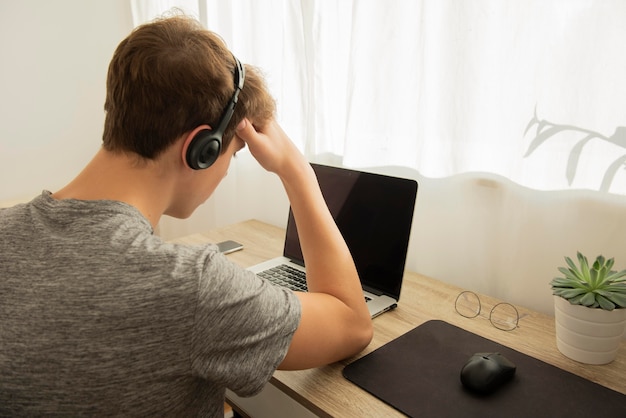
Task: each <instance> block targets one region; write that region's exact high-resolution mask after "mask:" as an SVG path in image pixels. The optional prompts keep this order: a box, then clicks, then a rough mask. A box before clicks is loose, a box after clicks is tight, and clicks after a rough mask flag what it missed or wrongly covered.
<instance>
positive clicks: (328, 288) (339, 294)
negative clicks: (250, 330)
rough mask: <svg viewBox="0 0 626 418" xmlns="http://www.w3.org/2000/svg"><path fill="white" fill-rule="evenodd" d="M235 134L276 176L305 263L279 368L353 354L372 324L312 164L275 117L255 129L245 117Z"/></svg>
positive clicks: (369, 333)
mask: <svg viewBox="0 0 626 418" xmlns="http://www.w3.org/2000/svg"><path fill="white" fill-rule="evenodd" d="M237 136H239V137H240V138H241V139H242V140H244V141H245V142H246V144H247V145H248V147H249V148H250V152H251V153H252V155H253V156H254V157H255V158H256V159H257V161H259V163H260V164H261V166H263V167H264V168H265V169H266V170H268V171H271V172H274V173H276V174H277V175H278V176H279V178H280V179H281V181H282V183H283V186H284V188H285V191H286V193H287V196H288V198H289V202H290V204H291V209H292V211H293V215H294V218H295V220H296V224H297V226H298V234H299V238H300V244H301V247H302V254H303V255H304V260H305V264H306V268H307V286H308V289H309V291H308V292H307V293H302V292H298V293H297V296H298V298H299V299H300V302H301V304H302V318H301V320H300V325H299V326H298V329H297V330H296V332H295V334H294V336H293V340H292V342H291V346H290V348H289V351H288V352H287V356H286V357H285V359H284V360H283V362H282V363H281V365H280V367H279V368H281V369H305V368H311V367H316V366H321V365H324V364H329V363H332V362H335V361H338V360H341V359H343V358H346V357H349V356H351V355H354V354H356V353H357V352H359V351H361V350H362V349H363V348H365V347H366V346H367V345H368V344H369V342H370V341H371V339H372V333H373V331H372V323H371V318H370V314H369V310H368V309H367V306H366V305H365V300H364V297H363V291H362V289H361V284H360V281H359V277H358V274H357V271H356V267H355V266H354V261H353V260H352V256H351V255H350V251H349V250H348V247H347V245H346V243H345V241H344V240H343V237H342V236H341V233H340V232H339V230H338V228H337V226H336V224H335V221H334V220H333V218H332V216H331V214H330V212H329V210H328V208H327V206H326V202H325V201H324V198H323V196H322V193H321V191H320V188H319V185H318V182H317V179H316V177H315V173H314V171H313V168H312V167H311V165H310V164H309V163H308V161H307V160H306V159H305V158H304V156H303V155H302V153H300V151H299V150H298V149H297V148H296V147H295V145H294V144H293V143H292V142H291V140H290V139H289V138H288V137H287V135H286V134H285V133H284V132H283V130H282V129H281V128H280V126H279V125H278V124H277V123H276V121H274V120H272V121H270V122H268V123H267V124H266V125H265V126H264V127H262V128H259V129H258V131H257V130H256V129H255V128H254V127H253V126H252V124H251V123H250V122H249V121H247V120H244V121H242V123H241V124H240V125H239V126H238V128H237Z"/></svg>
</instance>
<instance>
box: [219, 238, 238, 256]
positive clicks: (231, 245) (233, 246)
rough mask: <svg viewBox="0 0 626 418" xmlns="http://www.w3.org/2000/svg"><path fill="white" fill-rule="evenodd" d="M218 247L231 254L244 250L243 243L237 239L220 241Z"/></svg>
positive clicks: (221, 250) (222, 251)
mask: <svg viewBox="0 0 626 418" xmlns="http://www.w3.org/2000/svg"><path fill="white" fill-rule="evenodd" d="M217 248H219V250H220V252H221V253H224V254H230V253H233V252H235V251H239V250H243V244H240V243H238V242H237V241H232V240H227V241H222V242H219V243H218V244H217Z"/></svg>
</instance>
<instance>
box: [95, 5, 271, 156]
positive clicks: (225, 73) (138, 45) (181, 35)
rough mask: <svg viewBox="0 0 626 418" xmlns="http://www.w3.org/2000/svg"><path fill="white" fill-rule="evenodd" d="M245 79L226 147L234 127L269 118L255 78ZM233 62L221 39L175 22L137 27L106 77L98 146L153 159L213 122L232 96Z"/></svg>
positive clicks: (253, 74)
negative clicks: (246, 122) (185, 135)
mask: <svg viewBox="0 0 626 418" xmlns="http://www.w3.org/2000/svg"><path fill="white" fill-rule="evenodd" d="M245 70H246V78H245V83H244V86H243V90H242V91H241V92H240V94H239V102H238V104H237V106H236V107H235V112H234V114H233V117H232V119H231V121H230V123H229V125H228V128H227V129H226V132H225V133H224V137H223V144H222V152H224V150H226V149H227V148H228V145H229V143H230V141H231V140H232V138H233V136H234V130H235V127H236V126H237V124H239V122H240V121H241V120H242V119H243V118H248V119H250V121H251V122H252V123H254V124H255V125H258V126H262V125H263V124H264V123H265V122H267V121H268V120H270V119H271V118H272V117H273V115H274V111H275V103H274V99H273V98H272V97H271V96H270V94H269V93H268V91H267V88H266V86H265V82H264V80H263V78H262V76H261V74H260V72H259V71H258V70H257V69H256V68H254V67H252V66H249V65H246V66H245ZM234 71H235V62H234V60H233V56H232V54H231V53H230V52H229V51H228V49H227V48H226V45H225V44H224V42H223V41H222V39H221V38H220V37H219V36H217V35H216V34H215V33H213V32H210V31H208V30H206V29H204V28H203V27H202V26H201V25H200V23H199V22H198V21H197V20H195V19H193V18H190V17H187V16H184V15H178V16H173V17H168V18H161V19H157V20H155V21H153V22H151V23H147V24H145V25H142V26H139V27H137V28H136V29H135V30H134V31H133V32H132V33H131V34H130V35H129V36H128V37H127V38H126V39H124V40H123V41H122V42H121V43H120V44H119V45H118V47H117V49H116V50H115V53H114V55H113V59H112V60H111V63H110V65H109V72H108V75H107V96H106V101H105V104H104V110H105V112H106V118H105V122H104V134H103V146H104V148H105V149H106V150H109V151H115V152H133V153H136V154H139V155H141V156H143V157H144V158H147V159H154V158H156V157H158V156H159V155H160V154H161V153H162V152H163V151H165V150H166V149H167V148H168V147H169V146H171V145H172V144H173V143H174V142H175V141H176V140H177V139H179V138H180V137H181V136H182V135H183V134H186V133H188V132H190V131H192V130H193V129H195V128H196V127H198V126H200V125H205V124H207V125H210V126H211V128H213V129H215V128H217V123H218V121H219V119H220V117H221V115H222V112H223V111H224V108H225V107H226V105H227V104H228V101H229V100H230V98H231V96H232V95H233V92H234V91H235V86H234V81H233V75H234Z"/></svg>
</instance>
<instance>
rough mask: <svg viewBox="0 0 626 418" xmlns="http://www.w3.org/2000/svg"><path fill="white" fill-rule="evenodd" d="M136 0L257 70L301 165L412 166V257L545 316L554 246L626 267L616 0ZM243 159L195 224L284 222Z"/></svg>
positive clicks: (625, 97)
mask: <svg viewBox="0 0 626 418" xmlns="http://www.w3.org/2000/svg"><path fill="white" fill-rule="evenodd" d="M132 4H133V12H134V17H135V23H141V22H144V21H147V20H150V19H151V18H153V17H154V16H156V15H157V14H159V13H162V12H163V11H165V10H167V9H169V8H170V7H172V6H178V7H181V8H182V9H183V10H185V11H186V12H188V13H190V14H193V15H195V16H197V17H198V18H199V19H200V20H201V21H202V22H203V23H204V24H205V25H206V26H207V27H208V28H209V29H211V30H213V31H215V32H217V33H219V34H220V35H221V36H222V37H223V38H224V40H225V41H226V43H227V44H228V46H229V47H230V48H231V50H233V52H234V53H235V54H236V55H237V56H238V57H239V58H240V59H241V60H242V61H244V62H247V63H251V64H253V65H257V66H258V67H260V68H261V69H263V70H264V72H265V73H266V76H267V80H268V82H269V87H270V89H271V91H272V93H273V94H274V96H275V97H276V99H277V102H278V119H279V121H280V123H281V124H282V125H283V127H284V128H285V130H286V131H287V132H288V133H289V134H290V136H291V137H292V139H293V140H294V141H295V142H296V143H297V144H298V146H299V147H300V148H301V150H302V151H303V152H305V154H306V155H307V156H308V157H309V158H310V159H311V160H315V161H319V162H332V163H334V164H341V165H343V166H347V167H354V168H367V169H372V170H378V171H384V172H399V173H403V174H405V175H411V176H414V177H415V178H417V179H418V180H419V182H420V191H419V192H418V205H417V210H416V216H415V223H414V230H413V232H412V244H411V247H410V250H411V254H409V259H408V267H409V268H410V269H412V270H417V271H419V272H422V273H425V274H428V275H431V276H434V277H438V278H440V279H443V280H446V281H450V282H452V283H455V284H458V285H460V286H463V287H468V288H471V289H474V290H479V291H483V292H487V293H491V294H494V295H496V296H499V297H501V298H506V299H508V300H511V301H513V302H516V303H520V304H523V305H526V306H530V307H533V308H535V309H540V310H543V311H549V310H550V309H551V301H550V292H549V289H548V288H547V282H548V281H549V280H550V279H551V278H552V276H554V275H555V274H557V273H558V272H557V271H556V267H557V266H559V265H562V263H563V256H565V255H570V256H571V255H574V254H575V251H576V250H581V251H586V252H588V253H589V254H588V255H589V256H590V257H595V255H597V254H599V253H604V254H605V255H606V256H615V257H616V266H617V267H621V268H626V242H625V241H626V240H624V239H623V237H624V236H625V234H626V221H624V219H626V216H625V215H623V214H624V213H626V212H624V211H625V209H626V121H625V119H626V113H625V112H624V109H626V77H625V76H624V75H625V74H626V54H624V43H625V41H626V25H625V24H624V22H626V2H624V1H622V0H595V1H594V0H526V1H518V0H472V1H463V0H421V1H419V0H388V1H384V2H383V1H366V0H341V1H340V0H336V1H332V0H301V1H297V0H264V1H255V0H232V1H222V0H199V1H192V0H189V1H187V2H180V1H174V0H172V1H160V2H158V3H157V2H154V1H150V0H144V1H142V0H134V1H132ZM253 165H254V161H253V160H252V158H250V157H249V156H248V157H245V156H244V157H243V158H239V159H238V160H237V161H236V164H235V167H234V168H233V169H231V174H230V175H229V177H228V178H227V179H226V183H227V184H226V185H225V187H222V188H220V189H219V190H218V193H217V194H216V196H215V199H214V200H213V202H212V203H210V204H209V207H208V208H205V209H204V210H205V212H202V215H201V216H202V218H203V220H204V224H206V222H207V219H208V218H210V219H211V221H212V222H213V223H214V224H221V223H227V222H229V221H234V220H238V219H245V218H246V217H257V218H261V219H265V220H269V221H271V222H272V223H276V224H278V225H282V224H284V215H285V212H286V200H284V198H283V200H280V199H281V198H280V197H276V199H270V200H271V202H272V205H273V207H269V206H266V204H264V203H254V202H255V200H254V199H255V198H257V197H258V194H259V190H263V191H268V190H269V191H271V193H274V195H275V196H281V195H280V185H279V184H278V183H277V182H274V183H272V181H273V180H271V179H270V177H267V176H261V178H262V180H261V181H262V183H259V184H257V185H251V182H254V181H255V180H254V179H251V178H250V177H251V176H250V172H251V171H253V170H254V168H252V167H253ZM392 167H393V168H392ZM557 191H558V192H557ZM267 201H268V199H265V202H267ZM276 202H278V204H279V206H280V205H282V206H280V207H281V209H279V210H278V211H277V210H276V205H277V203H276ZM283 206H285V208H283ZM209 213H210V214H209ZM272 213H273V214H272ZM276 213H278V215H276ZM175 225H176V226H175V227H170V228H169V231H171V233H172V234H176V233H177V232H178V233H182V231H184V232H188V231H189V230H188V229H187V230H185V228H184V227H183V226H182V225H183V224H182V223H177V224H175ZM186 225H189V224H188V223H187V224H186ZM195 227H197V224H196V226H195ZM166 229H167V228H166ZM542 244H545V245H542ZM537 287H539V291H538V290H537ZM538 295H539V296H538Z"/></svg>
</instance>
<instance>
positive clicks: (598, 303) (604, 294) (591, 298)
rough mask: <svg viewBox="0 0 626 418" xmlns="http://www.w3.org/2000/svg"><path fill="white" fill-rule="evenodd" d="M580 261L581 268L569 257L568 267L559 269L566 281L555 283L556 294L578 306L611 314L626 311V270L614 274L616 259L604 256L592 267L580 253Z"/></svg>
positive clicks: (553, 287) (560, 279)
mask: <svg viewBox="0 0 626 418" xmlns="http://www.w3.org/2000/svg"><path fill="white" fill-rule="evenodd" d="M577 257H578V264H579V266H577V265H576V264H575V263H574V262H573V261H572V259H571V258H569V257H565V261H566V262H567V265H568V267H567V268H566V267H559V271H560V272H561V273H562V274H563V276H564V277H555V278H554V279H552V281H551V282H550V285H551V286H552V293H553V294H554V295H556V296H560V297H562V298H564V299H567V300H568V301H569V302H570V303H571V304H574V305H583V306H587V307H590V308H601V309H604V310H607V311H612V310H613V309H616V308H626V270H622V271H614V270H611V268H612V267H613V263H614V259H613V258H610V259H608V260H607V259H606V258H604V257H603V256H602V255H599V256H598V257H597V258H596V260H595V262H594V263H593V264H592V265H589V262H588V261H587V257H585V256H584V255H582V254H581V253H580V252H578V253H577Z"/></svg>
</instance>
